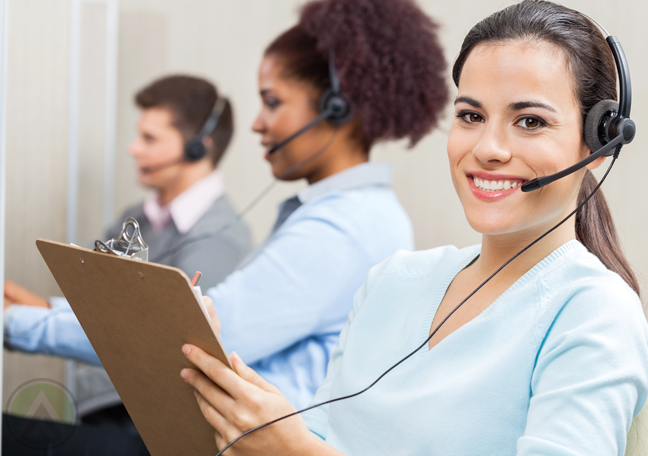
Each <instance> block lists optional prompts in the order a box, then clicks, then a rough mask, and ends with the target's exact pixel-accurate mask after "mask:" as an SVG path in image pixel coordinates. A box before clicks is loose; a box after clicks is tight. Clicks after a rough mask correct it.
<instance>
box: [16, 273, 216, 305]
mask: <svg viewBox="0 0 648 456" xmlns="http://www.w3.org/2000/svg"><path fill="white" fill-rule="evenodd" d="M12 304H22V305H25V306H32V307H44V308H46V309H49V308H50V304H49V302H47V300H46V299H45V298H42V297H41V296H38V295H37V294H35V293H32V292H31V291H29V290H28V289H26V288H23V287H21V286H20V285H18V284H16V283H14V282H12V281H11V280H7V281H5V286H4V308H5V309H6V308H7V306H10V305H12ZM212 307H213V304H212Z"/></svg>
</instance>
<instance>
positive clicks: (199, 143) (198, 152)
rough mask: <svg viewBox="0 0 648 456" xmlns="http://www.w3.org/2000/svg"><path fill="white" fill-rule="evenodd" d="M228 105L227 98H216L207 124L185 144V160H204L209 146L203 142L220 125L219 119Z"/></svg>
mask: <svg viewBox="0 0 648 456" xmlns="http://www.w3.org/2000/svg"><path fill="white" fill-rule="evenodd" d="M226 105H227V99H225V98H221V97H218V98H216V102H215V103H214V108H213V109H212V111H211V114H209V117H208V118H207V120H206V121H205V124H204V125H203V126H202V128H201V129H200V131H199V132H198V134H197V135H196V136H194V137H193V138H192V139H190V140H189V141H187V142H186V143H185V146H184V160H185V161H190V162H194V161H198V160H202V159H203V157H205V155H206V154H207V148H206V147H205V143H204V142H203V141H204V140H205V138H206V137H207V136H209V135H211V134H212V133H213V132H214V130H215V129H216V126H217V125H218V121H219V120H220V118H221V116H222V115H223V111H224V110H225V106H226Z"/></svg>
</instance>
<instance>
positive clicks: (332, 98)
mask: <svg viewBox="0 0 648 456" xmlns="http://www.w3.org/2000/svg"><path fill="white" fill-rule="evenodd" d="M328 65H329V79H330V82H331V87H330V88H329V89H327V90H325V91H324V93H323V94H322V96H321V97H320V99H319V103H318V107H319V111H320V113H319V114H318V116H317V117H315V118H314V119H313V120H311V121H310V122H308V123H307V124H306V125H304V126H303V127H302V128H300V129H299V130H297V131H296V132H295V133H293V134H292V135H290V136H288V137H287V138H286V139H284V140H283V141H281V142H279V143H277V144H275V145H274V146H272V147H271V148H270V149H269V150H268V153H269V154H272V153H273V152H275V151H276V150H277V149H279V148H281V147H283V146H285V145H286V144H288V143H289V142H290V141H292V140H293V139H295V138H296V137H298V136H299V135H301V134H302V133H304V132H306V131H307V130H309V129H311V128H313V127H314V126H315V125H317V124H318V123H320V122H322V121H324V120H326V121H328V122H330V123H332V124H333V125H343V124H345V123H347V122H349V121H350V120H351V119H353V116H354V115H355V109H354V107H353V104H352V103H351V102H350V101H348V100H347V99H346V97H345V96H344V95H342V93H341V91H340V79H339V78H338V75H337V71H336V69H335V54H334V53H333V50H331V51H330V52H329V59H328Z"/></svg>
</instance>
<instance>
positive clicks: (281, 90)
mask: <svg viewBox="0 0 648 456" xmlns="http://www.w3.org/2000/svg"><path fill="white" fill-rule="evenodd" d="M282 69H283V67H282V64H281V62H280V61H279V60H278V59H277V58H276V57H275V56H272V55H270V56H265V57H264V58H263V61H262V62H261V65H260V67H259V93H260V95H261V101H262V107H261V112H259V115H258V116H257V118H256V120H255V122H254V124H253V125H252V129H253V130H254V131H255V132H257V133H259V134H261V144H262V145H263V147H264V148H265V149H266V150H268V149H270V148H271V147H272V146H274V145H276V144H278V143H280V142H281V141H283V140H284V139H286V138H288V137H289V136H290V135H292V134H293V133H295V132H296V131H298V130H299V129H300V128H302V127H303V126H304V125H306V124H307V123H308V122H310V121H311V120H313V119H314V118H315V117H316V116H317V115H318V112H317V110H316V104H317V103H316V100H317V93H316V90H315V88H313V87H311V86H310V85H309V84H307V83H304V82H301V81H298V80H295V79H290V78H285V77H283V75H282ZM331 133H332V128H331V127H330V126H329V125H328V124H327V123H326V122H322V123H320V124H318V125H316V126H314V127H313V128H311V129H309V130H308V131H306V132H305V133H303V134H301V135H299V136H298V137H297V138H295V139H294V140H292V141H290V142H289V143H288V144H286V145H285V146H283V147H281V148H279V149H278V150H276V151H275V152H273V153H271V154H269V153H267V152H266V154H265V159H266V160H268V162H270V165H271V166H272V174H273V175H274V176H275V177H280V176H282V174H284V173H285V172H286V171H287V170H289V169H290V168H291V167H293V166H295V165H297V164H298V163H301V162H303V161H304V160H308V158H309V157H311V156H313V154H315V153H317V152H318V150H320V148H321V147H322V146H323V145H324V144H326V143H327V141H328V140H329V139H330V137H331ZM325 160H326V157H324V156H322V157H320V158H319V159H316V160H313V161H312V162H309V163H306V164H305V165H304V166H303V167H301V168H300V169H299V170H297V171H296V172H294V173H291V175H290V176H287V177H285V179H287V180H295V179H300V178H304V177H305V178H309V177H310V176H311V175H313V174H316V173H317V169H318V167H320V166H321V165H322V162H323V161H325Z"/></svg>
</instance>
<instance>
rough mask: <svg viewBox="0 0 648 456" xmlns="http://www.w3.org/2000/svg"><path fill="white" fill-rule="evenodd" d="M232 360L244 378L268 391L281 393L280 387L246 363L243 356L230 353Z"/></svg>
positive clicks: (238, 372) (237, 371)
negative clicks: (269, 381)
mask: <svg viewBox="0 0 648 456" xmlns="http://www.w3.org/2000/svg"><path fill="white" fill-rule="evenodd" d="M230 361H231V362H232V366H234V369H236V373H237V374H239V376H240V377H241V378H242V379H243V380H247V381H248V382H250V383H252V384H253V385H256V386H258V387H259V388H261V389H262V390H263V391H267V392H268V393H277V394H280V393H279V389H278V388H277V387H276V386H274V385H272V384H270V383H268V382H267V381H266V380H265V379H264V378H263V377H261V376H260V375H259V374H257V373H256V371H255V370H254V369H252V368H251V367H249V366H248V365H247V364H245V363H244V362H243V360H242V359H241V357H240V356H239V355H237V354H236V353H232V354H231V355H230Z"/></svg>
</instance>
